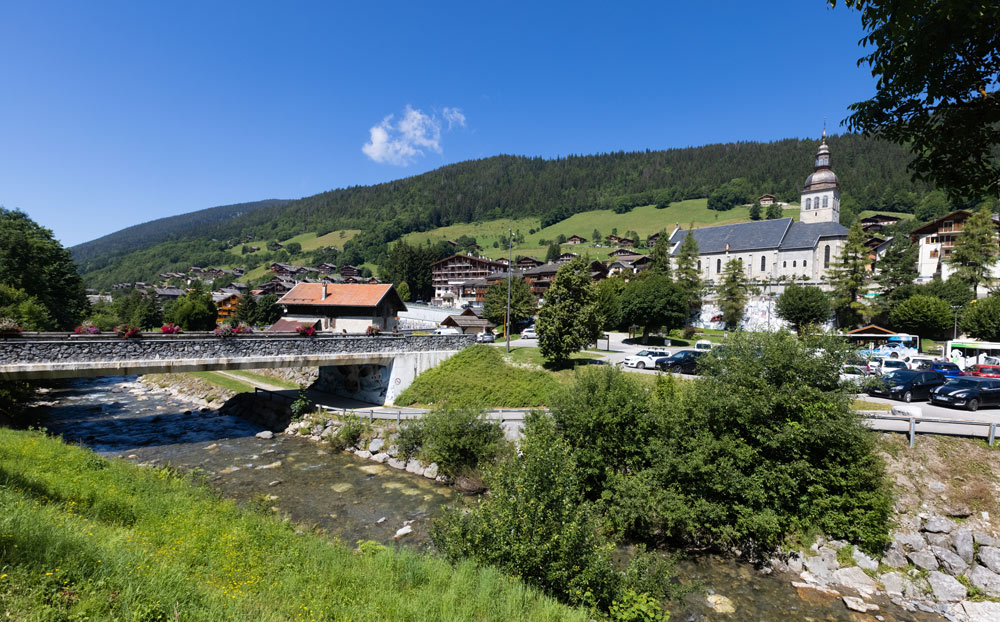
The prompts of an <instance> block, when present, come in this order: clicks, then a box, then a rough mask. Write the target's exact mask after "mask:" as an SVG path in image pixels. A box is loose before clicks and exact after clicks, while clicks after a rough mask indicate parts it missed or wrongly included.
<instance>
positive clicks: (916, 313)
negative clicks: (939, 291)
mask: <svg viewBox="0 0 1000 622" xmlns="http://www.w3.org/2000/svg"><path fill="white" fill-rule="evenodd" d="M952 316H953V314H952V310H951V307H950V306H949V305H948V303H947V302H945V301H944V300H941V299H940V298H936V297H934V296H924V295H920V294H917V295H915V296H911V297H909V298H907V299H906V300H904V301H903V302H901V303H899V304H898V305H896V307H895V308H894V309H893V310H892V313H890V314H889V321H890V322H891V323H892V327H893V328H894V329H896V330H898V331H901V332H906V333H912V334H915V335H920V336H921V337H925V338H927V337H936V336H938V335H940V334H941V333H943V332H945V331H946V330H947V329H948V328H950V327H951V326H952V321H953V317H952Z"/></svg>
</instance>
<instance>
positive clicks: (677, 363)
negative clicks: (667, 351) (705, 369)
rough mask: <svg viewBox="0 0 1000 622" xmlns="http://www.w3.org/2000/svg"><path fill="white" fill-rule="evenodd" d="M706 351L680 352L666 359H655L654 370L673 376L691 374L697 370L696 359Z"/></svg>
mask: <svg viewBox="0 0 1000 622" xmlns="http://www.w3.org/2000/svg"><path fill="white" fill-rule="evenodd" d="M705 352H706V350H681V351H680V352H675V353H674V354H671V355H670V356H668V357H666V358H659V359H656V368H657V369H659V370H660V371H667V372H670V373H673V374H693V373H695V372H696V371H697V369H698V359H699V358H701V357H702V356H704V355H705Z"/></svg>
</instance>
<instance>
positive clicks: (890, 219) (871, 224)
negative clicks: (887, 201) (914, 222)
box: [860, 214, 899, 234]
mask: <svg viewBox="0 0 1000 622" xmlns="http://www.w3.org/2000/svg"><path fill="white" fill-rule="evenodd" d="M860 222H861V230H862V231H864V232H865V233H868V234H876V233H881V232H882V230H883V229H885V228H886V227H888V226H890V225H894V224H896V223H897V222H899V218H898V217H896V216H886V215H885V214H875V215H874V216H869V217H867V218H862V219H861V220H860Z"/></svg>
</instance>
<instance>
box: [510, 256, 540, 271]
mask: <svg viewBox="0 0 1000 622" xmlns="http://www.w3.org/2000/svg"><path fill="white" fill-rule="evenodd" d="M543 263H545V262H544V261H541V260H539V259H535V258H534V257H521V258H520V259H518V260H517V263H515V264H514V265H515V267H517V268H519V269H521V270H527V269H528V268H537V267H538V266H540V265H542V264H543Z"/></svg>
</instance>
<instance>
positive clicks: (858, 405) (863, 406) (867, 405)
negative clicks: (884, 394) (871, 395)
mask: <svg viewBox="0 0 1000 622" xmlns="http://www.w3.org/2000/svg"><path fill="white" fill-rule="evenodd" d="M851 408H853V409H854V410H886V411H888V410H892V405H890V404H883V403H881V402H869V401H867V400H854V402H852V403H851Z"/></svg>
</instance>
